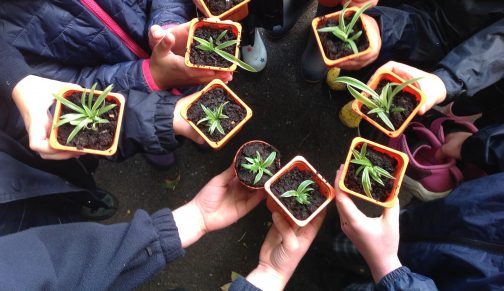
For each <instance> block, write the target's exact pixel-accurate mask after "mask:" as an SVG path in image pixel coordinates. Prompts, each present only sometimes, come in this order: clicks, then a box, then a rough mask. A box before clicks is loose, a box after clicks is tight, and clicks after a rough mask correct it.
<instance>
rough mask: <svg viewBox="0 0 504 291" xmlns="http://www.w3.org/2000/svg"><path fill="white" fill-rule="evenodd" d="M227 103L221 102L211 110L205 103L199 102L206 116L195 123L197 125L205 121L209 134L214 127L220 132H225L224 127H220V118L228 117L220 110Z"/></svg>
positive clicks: (212, 131)
mask: <svg viewBox="0 0 504 291" xmlns="http://www.w3.org/2000/svg"><path fill="white" fill-rule="evenodd" d="M228 103H229V102H224V103H222V104H221V105H219V106H218V107H217V108H215V110H211V109H209V108H207V107H206V106H205V105H203V104H201V108H202V109H203V111H204V112H205V114H206V117H204V118H202V119H200V120H198V123H196V125H199V124H200V123H202V122H205V121H207V125H208V132H209V133H210V134H213V133H214V131H215V129H217V131H218V132H220V133H221V134H225V133H224V129H223V128H222V124H221V119H225V118H229V116H227V115H225V114H224V113H222V111H223V110H224V106H226V104H228Z"/></svg>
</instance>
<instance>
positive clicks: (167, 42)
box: [157, 31, 175, 56]
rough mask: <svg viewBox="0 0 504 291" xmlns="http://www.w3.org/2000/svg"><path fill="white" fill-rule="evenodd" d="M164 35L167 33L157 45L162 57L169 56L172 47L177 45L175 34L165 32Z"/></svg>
mask: <svg viewBox="0 0 504 291" xmlns="http://www.w3.org/2000/svg"><path fill="white" fill-rule="evenodd" d="M164 33H165V35H164V37H163V38H162V39H161V41H160V42H159V43H158V44H157V47H158V49H159V53H160V55H161V56H165V55H167V54H169V53H170V51H171V48H172V46H173V45H174V44H175V36H173V34H171V33H170V32H167V31H164Z"/></svg>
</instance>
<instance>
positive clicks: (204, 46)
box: [193, 30, 257, 73]
mask: <svg viewBox="0 0 504 291" xmlns="http://www.w3.org/2000/svg"><path fill="white" fill-rule="evenodd" d="M226 33H227V30H224V31H222V32H221V33H220V34H219V36H218V37H217V38H216V39H215V41H214V40H213V38H212V37H210V38H209V39H208V40H205V39H202V38H200V37H197V36H195V37H193V38H194V40H196V41H197V42H198V43H199V45H197V46H196V47H197V48H198V49H200V50H202V51H205V52H213V53H215V54H217V55H219V56H221V57H222V58H223V59H225V60H227V61H229V62H231V63H233V64H237V65H238V66H240V67H241V68H243V69H244V70H247V71H250V72H254V73H256V72H257V70H256V69H254V67H252V66H251V65H249V64H247V63H245V62H244V61H242V60H240V59H239V58H237V57H235V56H233V55H232V54H230V53H228V52H226V51H223V49H224V48H227V47H229V46H232V45H235V44H237V43H238V40H236V39H233V40H228V41H226V42H223V43H221V40H222V38H223V37H224V36H225V35H226Z"/></svg>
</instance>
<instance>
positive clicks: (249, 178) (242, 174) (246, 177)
mask: <svg viewBox="0 0 504 291" xmlns="http://www.w3.org/2000/svg"><path fill="white" fill-rule="evenodd" d="M272 152H276V158H275V161H274V162H273V163H272V164H271V165H270V166H269V167H267V168H266V169H268V170H269V171H270V172H271V173H272V174H273V175H274V174H275V173H276V172H277V171H278V170H279V169H280V167H281V166H280V152H279V151H278V150H277V149H276V148H275V147H273V146H272V145H269V144H267V143H262V142H253V143H249V144H247V145H245V146H244V147H243V148H242V149H241V151H240V152H239V153H238V156H237V158H236V164H235V168H236V174H237V175H238V179H240V181H242V182H243V183H245V184H246V185H249V186H251V187H264V183H266V181H268V179H269V178H271V176H269V175H268V174H266V173H264V174H263V176H262V178H261V179H260V180H259V181H258V182H257V184H254V180H255V177H256V174H254V173H252V172H251V171H249V170H247V169H245V168H243V167H242V166H241V165H242V164H249V162H248V161H247V160H245V158H246V157H249V158H255V157H257V153H259V155H260V156H261V159H262V160H263V161H264V160H266V158H268V156H269V155H270V154H271V153H272Z"/></svg>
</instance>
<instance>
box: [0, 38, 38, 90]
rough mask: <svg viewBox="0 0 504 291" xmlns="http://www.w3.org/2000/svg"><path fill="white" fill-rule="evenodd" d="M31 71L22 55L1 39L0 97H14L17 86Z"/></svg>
mask: <svg viewBox="0 0 504 291" xmlns="http://www.w3.org/2000/svg"><path fill="white" fill-rule="evenodd" d="M6 68H8V69H6ZM30 71H31V69H30V67H29V66H28V65H27V64H26V62H25V60H24V58H23V56H22V55H21V53H20V52H19V51H18V50H17V49H16V48H14V47H13V46H11V45H10V44H9V43H7V42H6V41H4V40H3V39H2V38H1V37H0V96H3V97H5V98H8V97H10V96H12V90H13V89H14V87H15V86H16V84H17V83H18V82H19V81H21V80H22V79H23V78H24V77H26V76H28V75H29V74H30Z"/></svg>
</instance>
